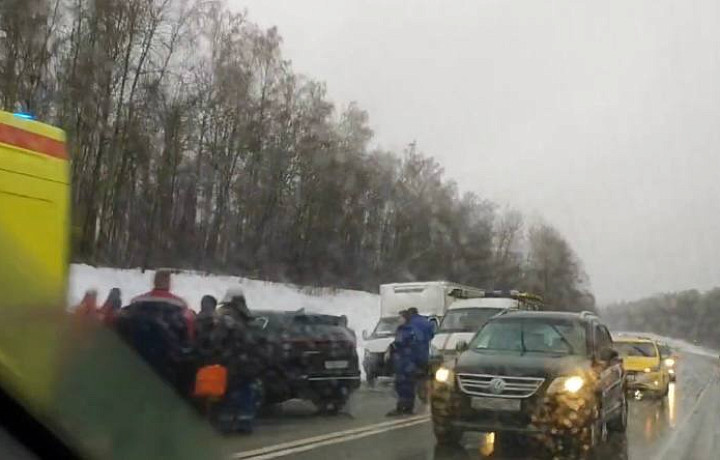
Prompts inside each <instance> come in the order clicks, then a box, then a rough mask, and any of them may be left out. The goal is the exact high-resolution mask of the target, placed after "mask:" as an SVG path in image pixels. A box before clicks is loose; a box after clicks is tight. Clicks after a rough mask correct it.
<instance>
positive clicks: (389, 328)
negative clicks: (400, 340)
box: [373, 316, 400, 337]
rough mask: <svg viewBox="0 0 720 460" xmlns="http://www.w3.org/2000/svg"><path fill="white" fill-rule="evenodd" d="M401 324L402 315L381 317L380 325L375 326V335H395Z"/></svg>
mask: <svg viewBox="0 0 720 460" xmlns="http://www.w3.org/2000/svg"><path fill="white" fill-rule="evenodd" d="M399 325H400V317H399V316H393V317H389V318H380V321H379V322H378V325H377V326H376V327H375V331H373V336H375V337H389V336H391V335H395V331H396V330H397V327H398V326H399Z"/></svg>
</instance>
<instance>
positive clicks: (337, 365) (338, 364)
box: [325, 361, 348, 370]
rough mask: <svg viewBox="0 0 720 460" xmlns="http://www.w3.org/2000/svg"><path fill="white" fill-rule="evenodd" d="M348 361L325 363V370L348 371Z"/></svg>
mask: <svg viewBox="0 0 720 460" xmlns="http://www.w3.org/2000/svg"><path fill="white" fill-rule="evenodd" d="M347 367H348V362H347V361H325V369H328V370H331V369H347Z"/></svg>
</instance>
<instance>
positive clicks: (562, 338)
mask: <svg viewBox="0 0 720 460" xmlns="http://www.w3.org/2000/svg"><path fill="white" fill-rule="evenodd" d="M470 349H472V350H500V351H516V352H520V353H526V352H533V353H553V354H568V355H585V354H586V344H585V329H584V328H583V327H582V325H581V324H579V323H578V322H576V321H573V320H565V319H548V318H523V319H503V320H495V321H491V322H489V323H488V324H486V325H485V327H483V328H482V330H481V331H480V333H479V334H478V335H477V336H476V337H475V340H473V342H472V344H471V345H470Z"/></svg>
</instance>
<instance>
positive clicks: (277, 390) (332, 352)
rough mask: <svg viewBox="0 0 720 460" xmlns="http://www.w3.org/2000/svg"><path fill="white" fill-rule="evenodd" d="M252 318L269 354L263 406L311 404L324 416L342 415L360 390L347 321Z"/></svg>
mask: <svg viewBox="0 0 720 460" xmlns="http://www.w3.org/2000/svg"><path fill="white" fill-rule="evenodd" d="M253 317H254V321H255V326H256V327H257V328H258V329H259V330H261V331H262V332H261V334H260V335H261V336H262V338H263V341H264V342H265V346H267V348H268V349H269V350H270V359H269V360H268V363H267V366H266V371H265V372H264V376H263V378H262V384H263V385H262V386H263V404H264V405H265V406H270V405H273V404H278V403H281V402H284V401H287V400H290V399H296V398H297V399H305V400H309V401H312V402H313V403H314V404H315V405H316V406H317V408H318V410H319V411H320V412H323V413H328V414H335V413H338V412H339V411H340V410H341V409H342V408H343V407H344V405H345V403H346V402H347V400H348V398H349V397H350V395H351V393H352V392H353V391H355V390H356V389H357V388H358V387H359V386H360V368H359V364H358V355H357V344H356V338H355V332H353V331H352V330H351V329H349V328H348V327H347V318H345V317H344V316H333V315H323V314H316V313H306V312H304V311H303V310H300V311H262V310H260V311H259V310H253Z"/></svg>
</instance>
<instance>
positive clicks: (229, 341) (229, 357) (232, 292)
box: [213, 287, 265, 433]
mask: <svg viewBox="0 0 720 460" xmlns="http://www.w3.org/2000/svg"><path fill="white" fill-rule="evenodd" d="M221 304H222V306H221V307H220V308H219V309H218V311H217V326H216V327H215V329H214V331H213V344H214V349H215V350H216V351H217V359H218V360H219V364H222V365H223V366H225V367H226V368H227V370H228V385H227V393H226V395H225V398H224V400H223V402H222V404H221V407H220V408H219V414H218V420H217V421H218V423H219V425H220V426H219V428H220V429H221V430H222V431H225V432H235V431H238V432H244V433H250V432H252V429H253V422H254V420H255V412H256V408H257V403H258V390H257V388H256V385H257V381H258V379H259V377H260V375H261V372H262V368H263V363H264V359H265V353H264V350H262V347H260V346H259V343H258V340H257V339H258V338H257V337H256V335H255V332H254V331H253V328H252V327H251V325H250V321H251V320H252V315H251V314H250V310H249V309H248V307H247V303H246V301H245V294H244V293H243V291H242V289H240V288H239V287H237V288H230V289H228V291H227V293H226V294H225V297H224V298H223V299H222V302H221Z"/></svg>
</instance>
